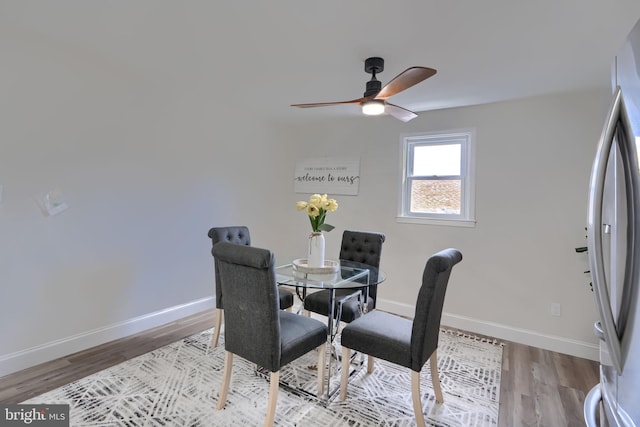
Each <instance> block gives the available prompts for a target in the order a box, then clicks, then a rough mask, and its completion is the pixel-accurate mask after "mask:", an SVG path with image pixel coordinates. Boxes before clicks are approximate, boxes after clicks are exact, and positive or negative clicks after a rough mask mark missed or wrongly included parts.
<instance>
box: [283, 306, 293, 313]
mask: <svg viewBox="0 0 640 427" xmlns="http://www.w3.org/2000/svg"><path fill="white" fill-rule="evenodd" d="M284 311H288V312H289V313H291V312H292V311H293V306H291V307H287V308H285V309H284Z"/></svg>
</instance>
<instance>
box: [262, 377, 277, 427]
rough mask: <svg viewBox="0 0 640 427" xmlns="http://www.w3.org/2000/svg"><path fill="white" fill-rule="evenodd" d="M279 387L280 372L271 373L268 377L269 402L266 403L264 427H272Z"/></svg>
mask: <svg viewBox="0 0 640 427" xmlns="http://www.w3.org/2000/svg"><path fill="white" fill-rule="evenodd" d="M279 386H280V371H276V372H271V376H270V377H269V402H268V403H267V417H266V418H265V420H264V427H271V426H273V421H274V419H275V417H276V404H277V403H278V388H279Z"/></svg>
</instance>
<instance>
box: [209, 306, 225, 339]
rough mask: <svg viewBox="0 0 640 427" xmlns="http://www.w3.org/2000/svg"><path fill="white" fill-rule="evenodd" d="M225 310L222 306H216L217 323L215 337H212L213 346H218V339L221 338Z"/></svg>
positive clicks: (214, 331)
mask: <svg viewBox="0 0 640 427" xmlns="http://www.w3.org/2000/svg"><path fill="white" fill-rule="evenodd" d="M223 315H224V310H223V309H222V308H216V324H215V325H214V330H213V338H212V339H211V347H212V348H215V347H217V346H218V339H219V338H220V328H221V327H222V319H223V317H224V316H223Z"/></svg>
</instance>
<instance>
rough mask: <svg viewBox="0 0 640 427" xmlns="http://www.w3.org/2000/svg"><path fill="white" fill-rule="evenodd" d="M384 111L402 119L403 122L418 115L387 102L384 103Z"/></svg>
mask: <svg viewBox="0 0 640 427" xmlns="http://www.w3.org/2000/svg"><path fill="white" fill-rule="evenodd" d="M384 111H385V113H387V114H389V115H390V116H393V117H395V118H396V119H398V120H402V121H403V122H405V123H406V122H408V121H409V120H411V119H415V118H416V117H418V115H417V114H416V113H414V112H413V111H409V110H407V109H406V108H402V107H398V106H397V105H394V104H389V103H388V102H385V103H384Z"/></svg>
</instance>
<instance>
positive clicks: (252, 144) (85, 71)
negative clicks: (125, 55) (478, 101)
mask: <svg viewBox="0 0 640 427" xmlns="http://www.w3.org/2000/svg"><path fill="white" fill-rule="evenodd" d="M0 49H1V53H2V57H3V67H2V70H1V71H0V73H1V74H0V82H2V83H1V84H2V92H3V97H2V98H3V99H2V102H1V103H0V115H1V116H2V117H3V125H2V127H1V130H0V132H1V133H0V185H3V186H4V200H3V202H2V203H1V204H0V286H1V287H2V291H3V292H2V298H1V299H0V324H1V325H2V327H1V328H0V375H2V374H3V373H7V372H10V371H13V370H17V369H20V368H23V367H26V366H29V365H32V364H35V363H39V362H42V361H44V360H48V359H51V358H53V357H57V356H61V355H64V354H67V353H70V352H72V351H76V350H79V349H82V348H85V347H88V346H90V345H95V344H97V343H100V342H104V341H106V340H109V339H113V338H117V337H119V336H123V335H126V334H128V333H132V332H135V331H137V330H140V329H144V328H147V327H150V326H154V325H156V324H159V323H161V322H163V321H167V320H171V319H172V318H175V317H179V316H182V315H186V314H189V313H191V312H196V311H198V310H202V309H208V308H211V307H213V300H212V296H213V287H212V279H213V268H212V259H211V256H210V253H209V250H210V243H209V241H208V238H207V237H206V232H207V230H208V229H209V228H210V227H211V226H215V225H231V224H247V225H249V226H250V227H251V230H252V239H253V242H254V244H255V245H258V246H263V247H270V248H272V249H273V250H274V251H275V253H276V255H277V257H278V260H279V262H282V263H284V262H288V261H290V260H291V259H292V258H294V257H299V256H300V255H301V254H303V253H304V248H305V237H306V235H307V233H308V232H309V228H308V227H309V226H308V221H307V219H306V218H304V216H303V215H302V214H300V213H298V212H296V211H295V209H294V207H293V206H294V202H295V201H296V200H298V199H302V198H305V197H306V196H304V195H297V194H295V193H293V181H292V177H293V168H294V166H295V162H296V159H298V158H303V157H318V156H345V157H359V158H360V159H361V183H360V193H359V194H358V196H340V197H338V199H339V202H340V209H339V210H338V211H337V212H336V213H335V214H331V218H330V222H331V223H332V224H334V225H336V226H337V229H336V230H334V231H333V232H331V233H329V234H328V236H327V237H328V239H327V246H328V248H329V255H330V256H331V255H333V256H336V255H337V252H338V244H339V240H340V235H341V233H342V230H344V229H345V228H355V229H365V230H366V229H368V230H378V231H382V232H384V233H385V234H386V235H387V242H386V243H385V248H384V255H383V261H382V266H383V268H384V269H385V270H386V271H387V273H388V277H389V278H388V280H387V282H385V283H384V285H382V286H381V288H380V293H379V295H380V298H382V300H381V302H380V306H381V307H384V308H387V309H390V310H393V311H396V312H401V313H408V314H411V306H412V304H413V303H414V301H415V296H416V292H417V288H418V286H419V279H420V277H421V272H422V268H423V267H424V262H425V260H426V258H427V257H428V256H429V255H430V254H431V253H433V252H435V251H436V250H439V249H441V248H443V247H449V246H455V247H458V248H459V249H461V250H462V252H463V254H464V257H465V259H464V261H463V263H462V264H460V266H459V267H457V268H456V271H455V273H454V276H453V277H452V282H451V288H450V290H449V293H448V296H447V301H446V307H445V310H446V312H447V315H446V316H445V321H447V322H449V323H450V324H452V325H454V326H455V325H459V326H465V327H467V328H468V329H471V330H475V331H477V332H483V331H484V332H493V333H495V334H496V335H499V336H502V337H504V338H518V339H519V338H523V339H529V340H532V342H535V343H538V342H537V341H536V339H538V338H540V343H539V344H540V345H543V346H544V345H547V346H549V345H554V346H557V348H558V349H560V350H565V351H567V352H573V353H580V352H582V351H583V350H584V347H585V345H586V346H587V347H588V346H589V345H592V344H594V343H595V338H593V336H592V333H591V329H592V327H591V325H592V324H593V321H594V320H595V313H594V309H593V302H592V300H591V298H592V296H591V293H590V292H589V290H588V286H587V282H588V278H587V277H585V276H584V275H583V274H582V272H583V271H584V270H585V269H586V260H585V259H584V258H583V257H582V256H580V255H577V254H575V253H574V251H573V248H574V247H575V246H581V245H583V244H584V243H585V241H584V231H583V228H584V225H585V215H586V214H585V207H586V189H587V188H586V185H587V180H588V176H589V168H590V162H591V157H592V155H593V152H594V149H595V143H596V140H597V137H598V135H599V127H600V122H601V120H602V118H603V115H604V109H605V107H606V104H607V102H608V96H607V93H606V90H603V91H602V92H593V93H584V94H570V95H557V96H550V97H541V98H534V99H527V100H522V101H517V102H509V103H501V104H494V105H486V106H478V107H469V108H460V109H452V110H444V111H435V112H429V113H423V114H421V115H420V117H419V118H417V119H415V120H414V121H412V122H410V123H408V124H402V123H401V122H398V121H396V120H394V119H392V118H390V117H378V118H355V119H350V120H331V121H320V122H309V123H306V124H303V125H292V124H286V123H285V124H283V123H279V124H274V123H271V124H267V123H264V122H263V121H261V120H260V116H259V114H257V113H256V112H252V111H247V109H246V106H242V108H240V107H235V106H234V105H230V104H224V105H221V103H219V102H217V100H216V99H215V98H212V97H210V96H206V94H200V93H193V92H185V91H183V90H182V89H183V88H181V87H175V86H170V85H167V84H165V83H166V82H164V81H162V80H149V79H147V78H145V77H144V74H141V73H139V72H137V70H135V69H132V68H128V67H127V63H126V62H117V61H116V60H115V59H114V58H109V57H96V56H93V54H92V53H88V52H84V51H82V50H74V49H72V48H70V47H69V46H68V45H64V44H62V43H56V42H55V41H54V40H39V39H37V38H33V37H26V38H25V37H22V38H21V37H5V38H3V39H2V44H1V45H0ZM459 127H475V128H476V129H477V143H478V150H477V157H478V160H477V203H478V204H477V219H478V224H477V227H476V228H449V227H435V226H425V225H412V224H399V223H397V222H396V221H395V215H396V200H397V191H398V187H397V184H398V183H397V179H398V154H399V151H398V144H399V135H400V134H401V133H404V132H417V131H423V130H424V131H434V130H446V129H451V128H459ZM56 187H59V188H60V189H61V190H62V191H63V192H64V194H65V196H66V199H67V202H68V204H69V206H70V208H69V209H68V210H67V211H65V212H63V213H61V214H59V215H57V216H53V217H45V216H44V215H43V214H42V213H41V211H40V210H39V208H38V206H37V204H36V203H35V201H34V196H35V195H36V194H38V193H40V192H43V191H47V190H51V189H53V188H56ZM332 251H333V253H332ZM551 302H559V303H561V304H562V308H563V316H562V317H560V318H554V317H551V316H550V314H549V305H550V303H551ZM555 337H560V339H556V338H555ZM571 340H574V341H576V342H575V343H572V345H569V347H567V348H565V347H562V343H563V342H565V341H569V342H570V344H571ZM585 343H586V344H585ZM574 344H575V345H574ZM587 350H588V349H587Z"/></svg>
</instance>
